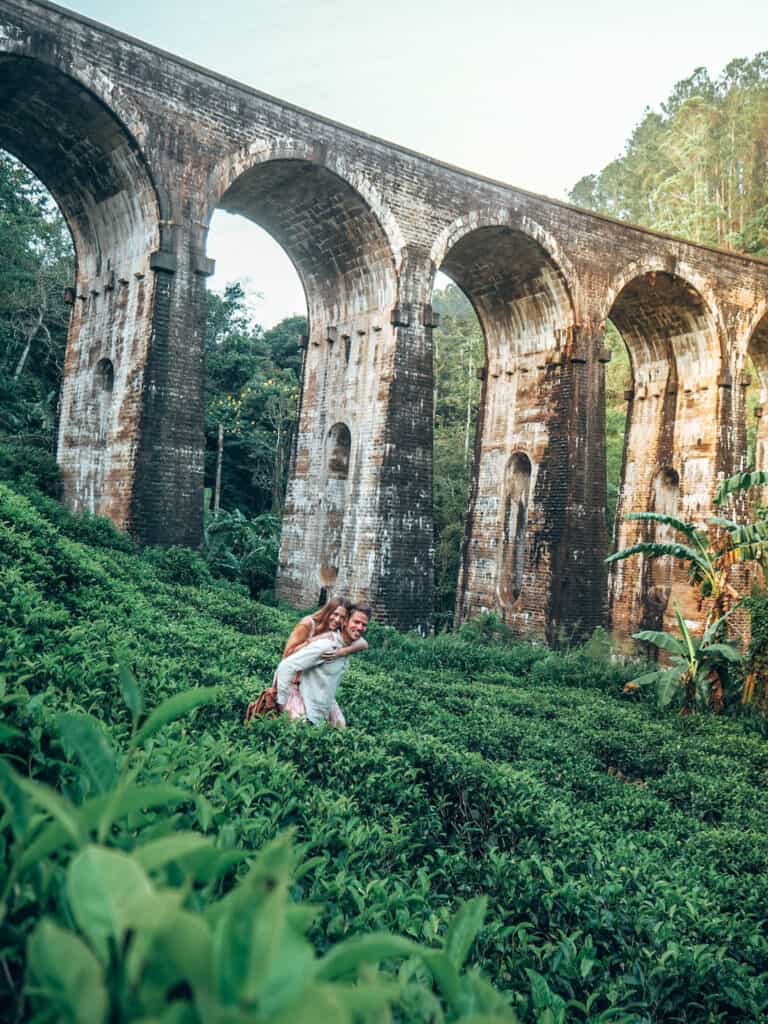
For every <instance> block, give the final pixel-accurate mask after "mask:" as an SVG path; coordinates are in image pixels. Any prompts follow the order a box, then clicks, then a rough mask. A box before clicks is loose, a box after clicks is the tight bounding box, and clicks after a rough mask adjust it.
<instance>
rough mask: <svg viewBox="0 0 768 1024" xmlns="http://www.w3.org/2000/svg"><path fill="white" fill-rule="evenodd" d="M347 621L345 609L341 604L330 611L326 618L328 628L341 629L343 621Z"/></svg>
mask: <svg viewBox="0 0 768 1024" xmlns="http://www.w3.org/2000/svg"><path fill="white" fill-rule="evenodd" d="M346 621H347V609H346V608H344V607H343V606H342V605H339V607H338V608H334V609H333V611H332V612H331V617H330V618H329V619H328V629H331V630H337V629H341V627H342V626H343V625H344V623H345V622H346Z"/></svg>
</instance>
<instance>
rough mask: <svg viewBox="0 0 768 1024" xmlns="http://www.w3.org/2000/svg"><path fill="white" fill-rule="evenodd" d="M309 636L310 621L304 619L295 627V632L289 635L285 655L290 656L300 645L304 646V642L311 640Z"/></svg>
mask: <svg viewBox="0 0 768 1024" xmlns="http://www.w3.org/2000/svg"><path fill="white" fill-rule="evenodd" d="M309 637H310V629H309V622H308V621H307V620H306V619H302V620H301V622H299V623H298V624H297V625H296V626H294V627H293V632H292V633H291V635H290V636H289V637H288V640H287V641H286V644H285V648H284V649H283V657H284V658H289V657H290V656H291V655H292V654H293V652H294V651H297V650H298V649H299V647H303V646H304V644H305V643H306V642H307V641H308V640H309Z"/></svg>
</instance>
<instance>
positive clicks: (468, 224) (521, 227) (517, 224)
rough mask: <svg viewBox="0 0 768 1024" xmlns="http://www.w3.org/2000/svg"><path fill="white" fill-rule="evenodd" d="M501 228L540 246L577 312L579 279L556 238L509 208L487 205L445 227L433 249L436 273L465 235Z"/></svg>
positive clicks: (578, 305) (431, 252)
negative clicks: (514, 232) (485, 229)
mask: <svg viewBox="0 0 768 1024" xmlns="http://www.w3.org/2000/svg"><path fill="white" fill-rule="evenodd" d="M501 227H506V228H509V229H510V230H511V231H517V232H519V233H520V234H521V235H526V236H527V237H529V238H531V239H532V240H533V241H534V242H536V243H537V244H538V245H539V246H540V248H541V249H542V250H543V252H544V253H546V255H547V257H548V259H549V261H550V263H551V265H552V266H553V267H554V268H556V270H557V273H558V274H559V275H560V277H561V278H562V281H563V285H564V287H565V288H566V290H567V292H568V293H569V295H570V297H571V301H572V304H573V306H574V309H576V308H579V307H580V305H581V302H580V299H581V296H580V288H579V276H578V274H577V273H576V271H575V269H574V267H573V265H572V263H571V261H570V259H569V258H568V256H567V254H566V253H565V251H564V250H563V249H562V247H561V246H560V245H559V244H558V242H557V239H556V238H555V237H554V235H552V234H551V232H549V231H547V230H546V229H545V228H544V227H543V226H542V225H541V224H539V223H538V222H537V221H535V220H533V219H532V218H531V217H528V216H526V215H525V214H522V213H520V212H518V211H517V210H515V209H512V208H510V207H506V206H486V207H481V208H478V209H475V210H470V211H469V212H468V213H465V214H463V215H462V216H460V217H457V218H456V220H454V221H452V222H451V223H450V224H448V225H446V227H444V228H443V230H442V231H441V232H440V233H439V234H438V235H437V237H436V238H435V240H434V242H433V243H432V246H431V249H430V254H429V255H430V260H431V263H432V267H433V273H434V272H435V271H437V270H439V269H441V268H442V267H443V264H444V263H445V259H446V256H447V254H448V253H449V252H450V250H451V249H453V248H454V246H456V245H457V244H458V243H459V242H460V241H461V240H462V239H463V238H464V237H465V236H466V235H469V234H471V233H473V232H475V231H478V230H480V229H482V228H501Z"/></svg>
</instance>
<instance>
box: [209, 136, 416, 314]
mask: <svg viewBox="0 0 768 1024" xmlns="http://www.w3.org/2000/svg"><path fill="white" fill-rule="evenodd" d="M335 162H336V161H334V159H333V158H332V157H331V156H330V155H329V154H328V153H327V152H326V150H325V147H313V146H311V145H308V144H298V143H296V144H291V143H289V142H288V141H287V140H282V141H281V143H280V144H276V145H274V146H270V147H253V148H249V149H246V150H244V151H243V152H242V153H239V154H236V155H235V156H234V157H230V158H228V160H227V161H226V162H225V163H224V164H223V165H222V166H220V167H219V168H218V169H217V170H216V171H215V172H214V174H212V175H211V181H212V182H215V183H218V184H216V185H215V187H213V188H212V192H211V199H210V203H209V209H208V220H209V221H210V218H211V217H212V216H213V213H214V212H215V210H216V209H221V210H225V211H226V212H228V213H231V214H240V215H241V216H243V217H246V218H247V219H248V220H251V221H253V222H254V223H255V224H258V225H259V227H261V228H263V229H264V230H265V231H266V232H267V233H268V234H269V235H271V236H272V238H274V239H275V241H276V242H277V243H278V244H279V245H280V246H281V247H282V248H283V250H284V251H285V252H286V254H287V255H288V257H289V259H290V260H291V262H292V263H293V265H294V267H295V268H296V272H297V274H298V275H299V279H300V281H301V284H302V287H303V289H304V293H305V297H306V301H307V308H308V312H309V320H310V331H311V330H312V327H313V325H314V324H315V323H318V324H320V325H322V324H323V323H333V324H336V325H338V324H342V325H343V324H344V323H346V322H348V321H350V320H351V319H353V318H354V317H356V316H359V315H360V314H363V313H365V312H366V311H368V310H370V309H375V310H377V311H379V310H382V309H385V308H387V307H389V306H392V305H394V303H395V302H396V295H397V264H398V261H399V260H400V258H401V251H402V247H403V243H402V238H401V236H400V234H399V229H398V228H397V226H396V224H395V222H394V218H393V217H392V215H391V213H390V212H389V210H388V209H387V208H386V206H385V205H384V203H383V201H382V200H381V198H380V196H379V195H378V193H377V191H376V190H375V188H374V187H373V186H372V185H370V183H368V182H367V181H366V180H365V179H364V178H363V177H362V176H361V175H360V174H342V173H340V172H339V169H338V168H336V167H335V166H334V163H335Z"/></svg>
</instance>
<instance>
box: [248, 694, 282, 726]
mask: <svg viewBox="0 0 768 1024" xmlns="http://www.w3.org/2000/svg"><path fill="white" fill-rule="evenodd" d="M279 714H280V707H279V706H278V703H277V687H276V686H270V687H269V688H268V689H266V690H263V691H262V692H261V693H260V694H259V696H258V697H257V698H256V702H255V704H254V705H253V708H252V710H251V709H250V707H249V714H248V717H247V718H246V721H245V724H246V725H247V724H248V723H249V721H250V720H251V719H253V718H255V717H256V716H257V715H262V716H264V717H265V718H276V717H277V716H278V715H279Z"/></svg>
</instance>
